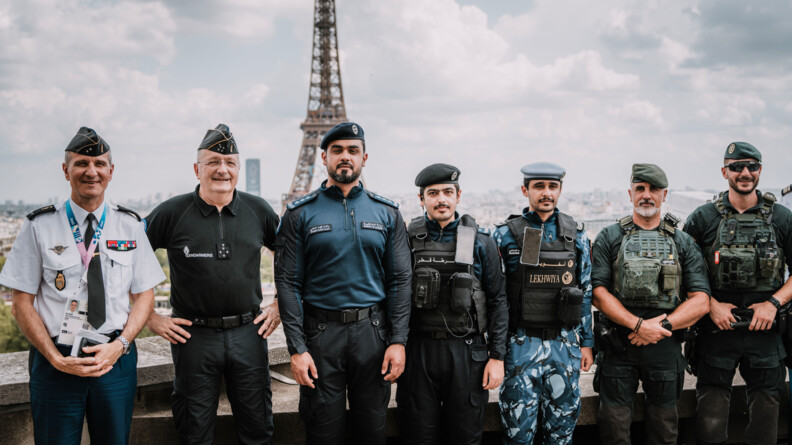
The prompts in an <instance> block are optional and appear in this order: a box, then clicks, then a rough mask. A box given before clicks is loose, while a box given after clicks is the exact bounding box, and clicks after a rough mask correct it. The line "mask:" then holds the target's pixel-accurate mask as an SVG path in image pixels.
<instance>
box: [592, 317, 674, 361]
mask: <svg viewBox="0 0 792 445" xmlns="http://www.w3.org/2000/svg"><path fill="white" fill-rule="evenodd" d="M686 331H687V330H686V329H679V330H675V331H673V335H672V336H671V337H668V338H665V339H663V340H660V341H661V342H662V341H667V340H675V341H679V342H682V341H683V340H684V338H685V332H686ZM632 332H633V330H632V329H630V328H626V327H624V326H622V325H619V324H616V323H613V322H612V321H610V320H609V319H608V317H606V316H605V314H603V313H602V312H599V311H597V312H596V313H595V317H594V352H595V355H596V353H598V352H605V353H611V354H623V353H624V352H625V351H626V348H627V345H629V344H630V341H629V340H628V339H627V337H628V336H629V335H630V333H632Z"/></svg>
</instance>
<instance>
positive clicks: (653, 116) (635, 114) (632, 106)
mask: <svg viewBox="0 0 792 445" xmlns="http://www.w3.org/2000/svg"><path fill="white" fill-rule="evenodd" d="M608 115H610V116H613V117H617V118H619V119H624V120H626V121H632V122H642V123H648V124H651V125H654V126H660V125H663V123H664V121H663V112H662V110H661V109H660V108H658V107H657V106H655V105H654V104H652V103H651V102H648V101H645V100H634V101H630V102H627V103H625V104H624V105H622V106H619V107H612V108H609V109H608Z"/></svg>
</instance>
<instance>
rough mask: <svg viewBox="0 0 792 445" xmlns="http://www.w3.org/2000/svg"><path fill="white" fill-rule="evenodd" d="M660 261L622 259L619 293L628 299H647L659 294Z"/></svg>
mask: <svg viewBox="0 0 792 445" xmlns="http://www.w3.org/2000/svg"><path fill="white" fill-rule="evenodd" d="M659 281H660V261H659V260H657V259H648V258H631V259H628V260H625V261H624V267H623V278H622V287H621V293H622V295H623V296H624V297H625V298H629V299H641V300H644V299H649V298H653V297H656V296H657V295H659V294H660V289H659Z"/></svg>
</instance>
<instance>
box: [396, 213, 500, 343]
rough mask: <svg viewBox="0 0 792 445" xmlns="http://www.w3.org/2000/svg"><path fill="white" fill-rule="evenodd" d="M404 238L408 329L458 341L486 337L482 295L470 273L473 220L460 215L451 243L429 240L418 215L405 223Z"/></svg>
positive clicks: (426, 229)
mask: <svg viewBox="0 0 792 445" xmlns="http://www.w3.org/2000/svg"><path fill="white" fill-rule="evenodd" d="M407 233H408V236H409V240H410V246H411V247H412V252H413V259H414V266H413V281H412V305H413V310H412V313H411V315H410V321H411V329H415V330H417V331H421V332H449V333H451V334H453V335H455V336H460V337H461V336H465V335H468V334H475V333H483V332H485V331H486V327H487V326H486V323H487V313H486V311H487V306H486V296H485V294H484V291H483V288H482V286H481V282H480V281H479V280H478V278H476V275H475V273H474V270H473V261H474V259H473V258H474V257H473V249H474V246H475V241H476V233H477V226H476V221H475V220H474V219H473V218H472V217H470V216H469V215H463V216H462V217H461V220H460V222H459V225H458V226H457V240H456V241H455V242H452V243H440V242H436V241H432V240H431V239H429V230H428V228H427V226H426V220H425V219H424V217H423V216H419V217H416V218H414V219H413V220H412V221H410V224H409V226H408V227H407Z"/></svg>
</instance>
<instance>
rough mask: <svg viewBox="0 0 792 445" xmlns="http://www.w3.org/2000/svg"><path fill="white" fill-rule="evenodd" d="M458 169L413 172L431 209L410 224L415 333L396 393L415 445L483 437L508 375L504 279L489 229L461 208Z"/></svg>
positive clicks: (403, 429) (404, 431)
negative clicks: (494, 395) (492, 396)
mask: <svg viewBox="0 0 792 445" xmlns="http://www.w3.org/2000/svg"><path fill="white" fill-rule="evenodd" d="M459 175H460V171H459V169H457V168H456V167H454V166H451V165H448V164H433V165H430V166H429V167H426V168H425V169H423V170H422V171H421V172H420V173H419V174H418V176H417V177H416V178H415V185H416V186H418V187H420V193H419V195H418V196H419V197H420V199H421V206H422V207H424V209H425V210H426V213H425V215H424V216H419V217H417V218H415V219H413V220H412V221H410V225H409V227H408V229H407V231H408V234H409V240H410V246H411V247H412V251H413V292H412V305H413V308H412V314H411V328H410V330H411V332H412V335H411V337H410V341H409V343H408V344H407V365H406V369H405V371H404V374H403V375H402V376H401V378H399V385H398V389H397V394H396V400H397V401H398V404H399V420H400V429H399V430H400V435H401V436H402V437H403V438H404V439H405V441H406V442H407V443H412V444H419V443H420V444H441V443H443V444H445V443H453V444H478V443H480V442H481V437H482V431H483V427H484V409H485V408H486V406H487V401H488V398H489V397H488V395H489V392H488V390H490V389H495V388H497V387H498V386H499V385H500V383H501V381H502V380H503V357H504V355H506V331H507V327H508V323H509V312H508V308H507V305H506V280H505V278H504V276H503V271H502V267H501V261H500V255H498V248H497V246H496V245H495V242H494V241H493V239H492V238H491V237H490V236H489V233H488V232H487V230H486V229H481V228H479V227H478V226H477V225H476V221H475V220H473V218H472V217H470V215H462V216H459V214H458V213H456V207H457V204H458V203H459V198H460V196H461V191H460V190H459V181H458V180H459ZM485 334H488V338H487V336H485ZM488 349H489V354H488V353H487V352H488Z"/></svg>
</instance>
